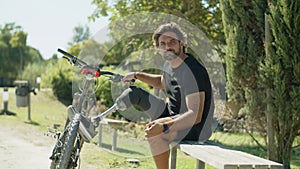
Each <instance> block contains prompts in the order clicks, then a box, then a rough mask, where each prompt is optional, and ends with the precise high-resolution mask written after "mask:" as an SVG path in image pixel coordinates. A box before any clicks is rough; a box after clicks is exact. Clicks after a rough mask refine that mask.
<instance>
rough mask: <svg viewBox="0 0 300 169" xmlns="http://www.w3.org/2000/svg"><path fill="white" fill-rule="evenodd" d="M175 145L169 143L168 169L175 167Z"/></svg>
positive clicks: (174, 168)
mask: <svg viewBox="0 0 300 169" xmlns="http://www.w3.org/2000/svg"><path fill="white" fill-rule="evenodd" d="M176 158H177V145H170V158H169V169H176Z"/></svg>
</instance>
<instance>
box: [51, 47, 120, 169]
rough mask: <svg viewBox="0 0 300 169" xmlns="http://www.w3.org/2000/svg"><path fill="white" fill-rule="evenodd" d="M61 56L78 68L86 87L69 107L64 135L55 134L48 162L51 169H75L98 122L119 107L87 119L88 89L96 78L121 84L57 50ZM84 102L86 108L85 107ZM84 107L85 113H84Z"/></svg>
mask: <svg viewBox="0 0 300 169" xmlns="http://www.w3.org/2000/svg"><path fill="white" fill-rule="evenodd" d="M58 51H59V52H60V53H62V54H64V56H63V58H65V59H67V60H68V61H69V62H70V63H71V64H72V65H74V66H77V67H79V68H81V74H84V75H85V83H84V85H83V88H82V91H81V93H75V94H74V97H73V102H72V105H70V106H69V107H68V118H67V121H66V124H65V128H64V131H63V132H62V133H59V134H58V139H57V142H56V144H55V146H54V148H53V151H52V155H51V157H50V159H51V160H52V163H51V166H50V169H74V168H76V167H77V162H78V159H79V155H80V151H81V148H82V146H83V143H84V142H90V140H91V139H92V138H93V137H94V136H95V135H96V134H97V133H96V131H95V128H96V127H97V126H98V125H99V121H100V120H101V119H102V118H103V117H105V116H106V115H107V114H109V113H111V112H114V111H116V110H118V109H120V106H121V107H122V104H120V103H115V104H114V105H113V106H111V107H110V108H109V109H108V110H106V111H105V112H103V113H101V114H99V115H98V116H96V117H94V118H92V119H89V118H88V117H86V116H88V115H89V111H90V110H91V107H89V106H93V105H89V104H93V103H89V95H88V94H89V93H88V92H89V87H90V85H91V83H92V82H93V80H94V79H95V78H98V77H100V76H101V75H109V76H110V80H111V81H113V82H120V81H121V79H122V78H123V76H121V75H119V74H115V73H112V72H109V71H100V69H99V68H97V67H93V66H90V65H88V64H87V63H85V62H84V61H82V60H80V59H79V58H77V57H75V56H73V55H71V54H69V53H67V52H65V51H63V50H61V49H58ZM86 102H87V104H85V103H86ZM84 105H86V106H87V109H85V110H84Z"/></svg>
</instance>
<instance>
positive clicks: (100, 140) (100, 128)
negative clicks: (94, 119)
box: [98, 124, 102, 147]
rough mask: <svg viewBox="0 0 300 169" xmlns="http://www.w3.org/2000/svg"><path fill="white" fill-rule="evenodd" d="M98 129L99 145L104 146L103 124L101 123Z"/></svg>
mask: <svg viewBox="0 0 300 169" xmlns="http://www.w3.org/2000/svg"><path fill="white" fill-rule="evenodd" d="M98 129H99V131H98V146H99V147H102V124H99V128H98Z"/></svg>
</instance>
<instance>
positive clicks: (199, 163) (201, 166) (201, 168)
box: [196, 160, 205, 169]
mask: <svg viewBox="0 0 300 169" xmlns="http://www.w3.org/2000/svg"><path fill="white" fill-rule="evenodd" d="M196 169H205V163H204V162H203V161H200V160H197V163H196Z"/></svg>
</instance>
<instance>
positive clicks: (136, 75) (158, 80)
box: [122, 72, 164, 89]
mask: <svg viewBox="0 0 300 169" xmlns="http://www.w3.org/2000/svg"><path fill="white" fill-rule="evenodd" d="M132 79H138V80H140V81H142V82H144V83H147V84H148V85H150V86H152V87H154V88H157V89H163V88H164V82H163V76H162V75H155V74H149V73H144V72H130V73H128V74H127V75H126V76H125V77H124V78H123V80H122V81H123V82H130V81H131V80H132Z"/></svg>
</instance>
